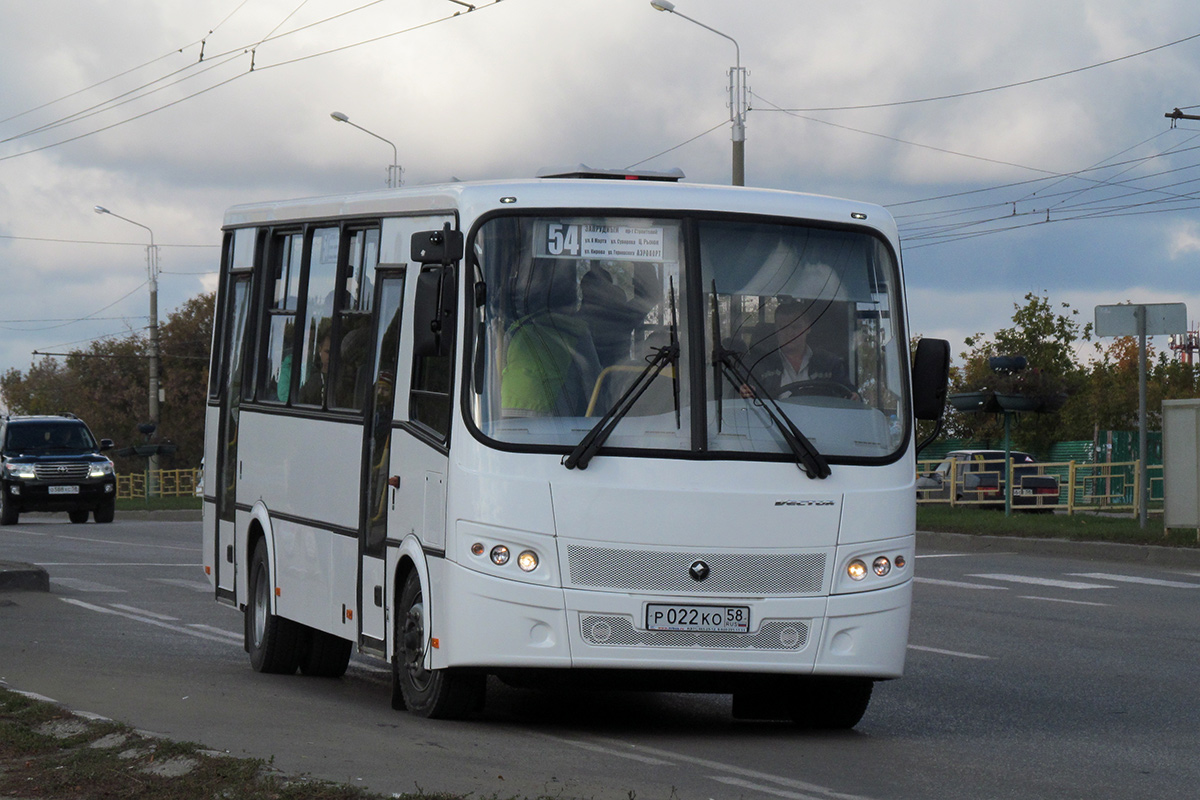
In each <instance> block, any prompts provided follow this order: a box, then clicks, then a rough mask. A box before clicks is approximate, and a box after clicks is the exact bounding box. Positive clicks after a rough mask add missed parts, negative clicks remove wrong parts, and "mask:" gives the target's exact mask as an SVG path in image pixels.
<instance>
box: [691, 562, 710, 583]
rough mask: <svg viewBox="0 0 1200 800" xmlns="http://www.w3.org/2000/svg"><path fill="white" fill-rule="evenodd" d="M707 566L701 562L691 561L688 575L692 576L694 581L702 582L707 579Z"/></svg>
mask: <svg viewBox="0 0 1200 800" xmlns="http://www.w3.org/2000/svg"><path fill="white" fill-rule="evenodd" d="M708 572H709V569H708V564H705V563H704V562H703V561H693V562H692V566H691V567H690V568H689V569H688V575H691V576H692V580H694V581H702V580H704V579H705V578H707V577H708Z"/></svg>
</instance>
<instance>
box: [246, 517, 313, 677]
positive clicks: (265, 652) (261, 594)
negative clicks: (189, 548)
mask: <svg viewBox="0 0 1200 800" xmlns="http://www.w3.org/2000/svg"><path fill="white" fill-rule="evenodd" d="M303 632H304V630H303V628H302V627H301V626H300V624H299V623H296V622H293V621H292V620H290V619H283V618H282V617H278V616H276V615H275V614H273V613H271V572H270V569H269V562H268V560H267V543H266V541H265V540H261V539H260V540H259V542H258V545H256V546H255V548H254V556H253V557H252V558H251V559H250V597H249V598H247V602H246V618H245V635H246V651H247V652H248V653H250V666H252V667H254V671H255V672H269V673H277V674H280V675H291V674H292V673H293V672H295V671H296V667H297V666H299V664H300V648H301V645H302V644H303V643H304V642H303V638H304V637H303Z"/></svg>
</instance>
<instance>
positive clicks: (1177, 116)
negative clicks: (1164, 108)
mask: <svg viewBox="0 0 1200 800" xmlns="http://www.w3.org/2000/svg"><path fill="white" fill-rule="evenodd" d="M1163 116H1164V117H1166V118H1167V119H1169V120H1171V127H1172V128H1174V127H1175V123H1176V122H1178V121H1179V120H1181V119H1194V120H1200V115H1197V114H1185V113H1183V112H1182V111H1180V110H1179V109H1178V108H1177V109H1175V110H1174V111H1168V112H1167V113H1166V114H1163Z"/></svg>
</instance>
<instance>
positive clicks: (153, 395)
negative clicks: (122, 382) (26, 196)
mask: <svg viewBox="0 0 1200 800" xmlns="http://www.w3.org/2000/svg"><path fill="white" fill-rule="evenodd" d="M93 210H94V211H95V212H96V213H97V214H108V215H109V216H110V217H116V218H117V219H120V220H124V221H125V222H128V223H129V224H130V225H137V226H138V227H139V228H145V229H146V230H147V231H148V232H149V233H150V244H149V246H148V247H147V248H146V274H147V276H148V281H147V282H148V284H149V286H150V348H149V350H150V353H149V356H150V359H149V360H150V381H149V384H150V386H149V398H148V399H149V412H150V420H149V422H150V424H151V425H153V426H154V429H155V430H158V423H159V421H160V416H161V415H160V411H159V400H158V394H159V365H158V247H157V246H155V244H154V231H153V230H151V229H150V226H149V225H143V224H142V223H140V222H135V221H134V220H131V219H129V218H128V217H122V216H121V215H120V214H114V213H113V212H111V211H109V210H108V209H107V208H105V207H104V206H94V207H93ZM147 471H148V472H147V479H146V495H147V496H148V497H153V496H154V495H156V494H157V492H156V491H155V487H156V476H157V472H158V454H157V453H156V454H153V455H151V456H150V457H149V462H148V464H147Z"/></svg>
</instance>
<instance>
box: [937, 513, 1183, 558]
mask: <svg viewBox="0 0 1200 800" xmlns="http://www.w3.org/2000/svg"><path fill="white" fill-rule="evenodd" d="M917 530H919V531H948V532H951V533H970V534H976V535H980V536H1024V537H1031V538H1039V539H1070V540H1073V541H1081V542H1116V543H1121V544H1147V545H1158V546H1163V547H1190V548H1196V547H1198V546H1200V544H1198V543H1197V534H1196V531H1194V530H1181V529H1171V530H1164V528H1163V523H1162V518H1161V517H1159V518H1153V517H1152V518H1151V519H1149V520H1148V521H1147V523H1146V527H1145V529H1142V528H1141V527H1140V526H1139V525H1138V520H1137V519H1136V518H1135V517H1133V516H1101V515H1098V514H1074V515H1071V516H1068V515H1066V514H1030V513H1028V512H1024V511H1021V512H1015V513H1013V514H1012V515H1010V516H1007V517H1006V516H1004V512H1003V511H991V510H988V509H980V508H961V507H958V508H951V507H950V506H943V505H920V506H917Z"/></svg>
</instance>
